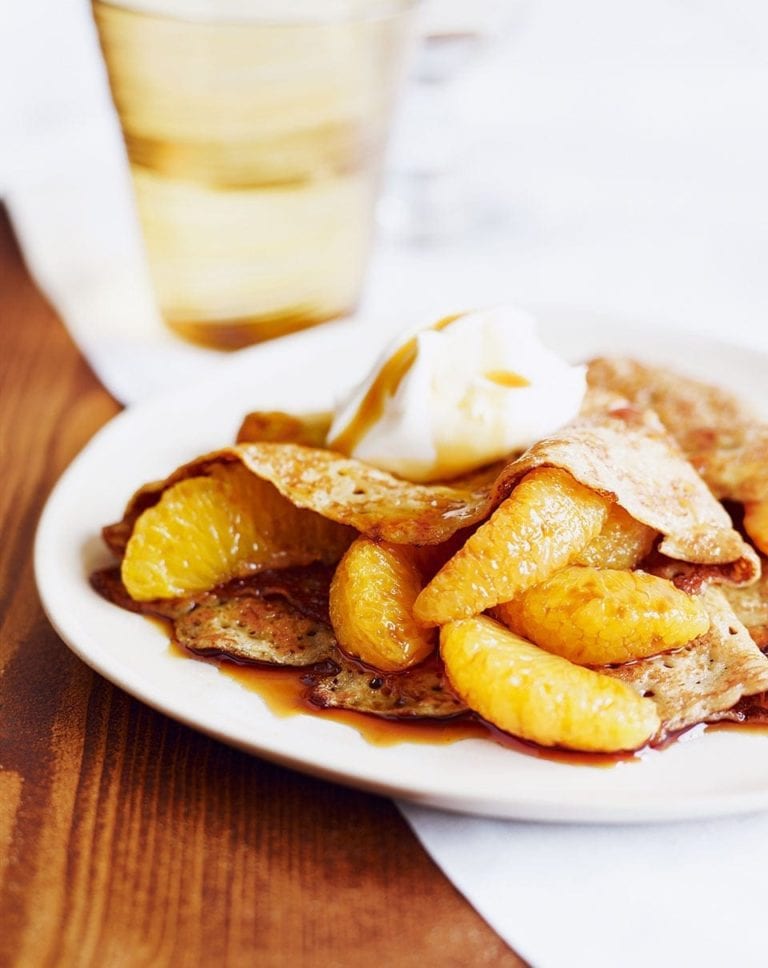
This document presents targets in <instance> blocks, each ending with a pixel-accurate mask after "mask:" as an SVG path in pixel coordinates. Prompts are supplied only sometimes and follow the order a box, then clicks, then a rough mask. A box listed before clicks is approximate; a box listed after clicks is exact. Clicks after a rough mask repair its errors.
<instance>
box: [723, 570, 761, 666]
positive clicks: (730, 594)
mask: <svg viewBox="0 0 768 968" xmlns="http://www.w3.org/2000/svg"><path fill="white" fill-rule="evenodd" d="M763 566H764V567H763V574H762V576H761V578H760V580H759V581H758V582H755V584H754V585H750V586H748V587H747V588H728V587H725V586H724V587H723V594H724V595H725V597H726V598H727V599H728V601H729V602H730V604H731V607H732V608H733V610H734V612H735V613H736V615H737V617H738V619H739V621H741V622H743V623H744V626H745V627H746V629H747V631H748V632H749V634H750V635H751V636H752V638H753V639H754V641H755V643H756V645H757V646H758V647H759V648H761V649H768V569H767V568H766V567H765V559H763Z"/></svg>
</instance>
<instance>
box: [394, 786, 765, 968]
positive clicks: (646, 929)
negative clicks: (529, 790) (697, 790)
mask: <svg viewBox="0 0 768 968" xmlns="http://www.w3.org/2000/svg"><path fill="white" fill-rule="evenodd" d="M399 807H400V810H401V811H402V813H403V815H404V816H405V818H406V820H407V821H408V823H409V824H410V825H411V827H412V828H413V831H414V833H415V834H416V836H417V837H419V839H420V840H421V842H422V844H423V845H424V846H425V847H426V849H427V850H428V851H429V853H430V854H431V855H432V857H433V858H434V859H435V861H436V863H437V864H438V865H439V866H440V867H441V868H442V869H443V871H444V872H445V874H446V876H447V877H449V878H450V879H451V880H452V881H453V882H454V884H455V885H456V887H457V888H458V889H459V890H460V891H461V892H462V894H464V896H465V897H466V898H467V900H468V901H469V902H470V903H471V904H473V905H474V906H475V907H476V908H477V910H478V911H480V912H481V913H482V915H483V917H484V918H485V919H486V920H487V921H488V923H489V924H490V925H491V926H492V927H493V928H495V929H496V931H498V933H499V934H500V935H501V936H502V937H503V938H504V940H505V941H507V942H508V944H510V945H511V946H512V947H513V948H514V949H515V951H517V953H518V954H519V955H520V956H521V957H522V958H525V959H526V960H527V961H529V962H530V963H531V964H532V965H534V966H535V968H580V966H589V968H647V966H649V965H653V966H655V968H667V966H669V968H672V966H675V968H684V966H688V965H692V966H693V965H695V966H697V968H708V966H718V968H723V966H726V965H740V966H744V968H752V966H754V968H758V966H764V965H765V964H766V962H768V954H766V952H767V951H768V931H767V930H766V926H765V871H766V865H768V815H766V814H760V815H756V816H748V817H741V818H739V819H734V820H719V821H711V822H706V823H705V822H699V823H693V824H664V825H659V826H633V827H624V826H616V827H580V826H556V825H553V826H541V825H537V824H523V823H515V822H513V821H503V820H498V821H495V820H479V819H468V818H465V817H459V816H453V815H451V814H447V813H438V812H437V811H434V810H426V809H424V808H422V807H416V806H413V805H411V804H404V803H400V804H399Z"/></svg>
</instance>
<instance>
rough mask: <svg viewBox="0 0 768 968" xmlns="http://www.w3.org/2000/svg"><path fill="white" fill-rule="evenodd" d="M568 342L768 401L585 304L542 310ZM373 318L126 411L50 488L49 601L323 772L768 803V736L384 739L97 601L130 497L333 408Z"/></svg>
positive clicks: (517, 793) (365, 355) (535, 794)
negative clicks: (563, 757)
mask: <svg viewBox="0 0 768 968" xmlns="http://www.w3.org/2000/svg"><path fill="white" fill-rule="evenodd" d="M539 316H540V319H541V321H542V332H543V335H544V337H545V339H546V340H547V342H548V343H549V344H550V345H551V346H553V348H555V349H557V350H559V351H560V352H562V353H563V354H564V355H566V356H568V357H570V358H572V359H583V358H586V357H588V356H590V355H593V354H595V353H598V352H601V353H614V354H617V353H630V354H634V355H636V356H639V357H641V358H645V359H647V360H650V361H652V362H666V363H669V364H672V365H675V366H677V367H678V368H679V369H680V370H682V371H685V372H688V373H690V374H692V375H701V376H704V377H709V378H711V379H712V380H714V381H718V382H720V383H721V384H723V385H726V386H731V387H734V388H735V389H737V390H739V391H740V392H742V393H743V394H744V395H746V396H747V397H748V398H750V399H751V400H752V401H753V402H754V404H756V405H757V406H758V407H759V408H760V409H761V410H763V411H764V412H765V413H766V414H768V381H766V378H765V374H766V372H768V358H767V357H765V356H762V355H760V354H758V353H756V352H753V351H748V350H744V349H738V348H736V347H731V346H727V345H721V344H716V343H712V342H705V341H703V340H700V339H697V338H695V337H690V336H684V335H671V334H669V333H665V332H662V331H660V330H654V329H652V328H648V327H637V328H633V327H629V326H627V325H626V324H625V323H623V322H622V321H620V320H614V319H606V318H596V317H595V316H593V315H590V314H585V313H574V312H565V311H553V310H549V311H547V312H544V313H541V312H540V313H539ZM370 333H371V329H370V327H361V326H357V327H350V326H349V325H348V324H344V325H337V326H335V327H328V328H325V329H319V330H315V331H312V332H309V333H306V334H300V335H298V336H294V337H290V338H288V339H286V340H283V341H279V342H276V343H274V344H271V345H268V346H266V347H262V348H259V349H258V350H255V351H248V352H246V353H244V354H241V355H238V357H236V358H234V359H233V360H231V361H228V362H226V363H225V364H223V365H222V368H221V370H220V374H219V375H218V377H217V378H215V379H212V380H211V381H210V382H208V383H206V384H200V383H197V384H195V385H194V386H190V387H182V388H179V389H178V390H177V391H175V392H172V393H170V394H168V395H166V396H164V397H163V398H162V399H154V400H153V401H151V402H149V403H147V404H144V405H141V406H137V407H134V408H133V409H131V410H128V411H125V412H124V413H122V414H120V415H119V416H118V417H116V418H115V419H114V420H112V421H111V422H110V423H109V424H108V425H107V426H106V427H105V428H104V429H103V430H101V432H100V433H98V434H97V435H96V437H94V439H93V440H92V441H91V442H90V443H89V444H88V446H87V447H86V448H85V450H84V451H83V452H82V453H81V454H80V456H79V457H77V459H76V460H75V461H74V462H73V463H72V465H71V466H70V467H69V469H68V470H67V471H66V473H65V474H64V475H63V477H62V478H61V480H60V481H59V483H58V485H57V486H56V488H55V490H54V491H53V493H52V494H51V497H50V499H49V501H48V504H47V507H46V509H45V512H44V514H43V517H42V519H41V522H40V527H39V531H38V535H37V541H36V548H35V568H36V574H37V582H38V587H39V590H40V594H41V597H42V601H43V605H44V607H45V610H46V612H47V614H48V616H49V618H50V620H51V622H52V623H53V625H54V626H55V628H56V629H57V631H58V633H59V634H60V635H61V637H62V638H63V639H64V641H65V642H66V643H67V644H68V645H69V646H70V648H72V650H73V651H74V652H75V653H76V654H77V655H79V656H80V657H81V658H82V659H83V661H84V662H86V663H88V665H90V666H92V667H93V668H94V669H96V670H97V671H98V672H100V673H101V674H102V675H103V676H105V677H106V678H107V679H109V680H110V681H112V682H113V683H115V684H116V685H118V686H120V687H121V688H123V689H125V690H126V691H127V692H129V693H131V694H132V695H133V696H136V697H137V698H138V699H141V700H143V701H144V702H146V703H148V704H149V705H151V706H154V707H155V708H156V709H159V710H162V711H163V712H165V713H167V714H168V715H170V716H173V717H174V718H176V719H178V720H180V721H182V722H184V723H187V724H188V725H190V726H192V727H194V728H196V729H199V730H201V731H203V732H205V733H208V734H210V735H212V736H215V737H217V738H219V739H221V740H223V741H224V742H227V743H231V744H232V745H234V746H237V747H240V748H242V749H244V750H248V751H249V752H252V753H255V754H257V755H259V756H264V757H267V758H269V759H272V760H275V761H276V762H279V763H282V764H284V765H286V766H289V767H293V768H296V769H299V770H303V771H305V772H307V773H311V774H314V775H316V776H320V777H324V778H326V779H330V780H336V781H339V782H342V783H347V784H350V785H352V786H356V787H360V788H362V789H365V790H371V791H375V792H377V793H382V794H388V795H392V796H396V797H402V798H405V799H408V800H412V801H414V802H419V803H422V804H429V805H433V806H436V807H442V808H446V809H450V810H456V811H461V812H467V813H478V814H488V815H492V816H499V817H513V818H519V819H526V820H542V821H594V822H605V821H611V822H614V821H615V822H647V821H657V820H670V819H683V818H692V817H703V816H714V815H718V814H726V813H738V812H746V811H751V810H756V809H762V808H765V807H768V734H766V735H760V734H759V733H750V732H744V733H739V732H738V731H723V732H713V733H703V734H702V733H701V732H699V733H698V734H696V735H690V734H689V736H688V738H687V739H684V740H683V741H681V742H679V743H677V744H675V745H673V746H672V747H671V748H670V749H667V750H665V751H664V752H653V753H649V754H648V755H646V756H644V757H643V758H642V759H641V760H636V761H633V762H628V763H620V764H619V765H617V766H615V767H613V768H610V769H605V768H597V767H591V766H583V765H570V764H564V763H560V762H554V761H551V760H547V759H537V758H535V757H532V756H527V755H525V754H521V753H516V752H513V751H510V750H509V749H506V748H503V747H501V746H498V745H496V744H494V743H493V742H490V741H488V740H479V739H470V740H462V741H459V742H456V743H454V744H452V745H435V746H430V745H425V744H423V743H417V744H412V743H401V744H398V745H395V746H374V745H371V744H369V743H368V742H366V740H364V739H363V738H362V737H361V736H360V735H359V734H358V732H356V731H355V730H354V729H353V728H351V727H350V726H347V725H344V724H341V723H338V722H333V721H330V720H327V719H323V718H321V717H318V716H310V715H295V716H288V717H280V716H277V715H275V714H273V713H272V712H270V710H269V709H268V708H267V706H266V705H265V703H264V702H263V700H262V699H261V698H260V697H259V696H258V695H257V694H256V693H254V692H253V691H251V690H249V689H247V688H244V687H243V686H242V685H241V684H239V683H238V682H237V681H235V680H233V679H232V678H229V677H227V676H225V675H223V674H222V673H220V672H219V671H218V668H217V667H216V666H215V665H213V664H211V663H207V662H203V661H199V660H195V659H194V658H191V657H190V658H189V659H187V658H181V659H180V658H179V657H177V656H174V655H173V654H172V653H171V652H170V651H169V648H168V642H167V639H166V637H165V636H164V634H163V632H162V631H161V630H160V629H159V628H158V627H157V626H156V625H154V624H153V623H151V622H149V621H147V620H146V619H144V618H143V617H141V616H139V615H135V614H131V613H129V612H125V611H122V610H120V609H119V608H116V607H115V606H113V605H110V604H108V603H107V602H106V601H104V600H102V599H101V598H99V596H98V595H96V594H95V593H94V592H93V591H92V590H91V588H90V586H89V584H88V575H89V573H90V572H91V571H92V570H93V569H94V568H95V567H98V566H100V565H102V564H106V563H108V561H109V556H108V554H107V553H106V552H105V550H104V548H103V546H102V543H101V540H100V538H99V529H100V527H101V525H103V524H105V523H107V522H110V521H113V520H117V519H118V518H119V517H120V515H121V513H122V509H123V507H124V505H125V502H126V500H127V499H128V497H129V496H130V494H131V493H132V492H133V491H134V490H135V488H136V487H138V486H139V485H140V484H142V483H144V482H145V481H148V480H152V479H154V478H158V477H163V476H165V475H166V474H167V473H168V472H170V471H171V470H172V469H173V468H174V467H176V466H177V465H178V464H180V463H182V462H184V461H185V460H187V459H189V458H191V457H194V456H196V455H198V454H200V453H203V452H205V451H207V450H212V449H215V448H217V447H219V446H222V445H223V444H225V443H226V442H229V441H230V440H232V438H233V435H234V433H235V430H236V428H237V426H238V424H239V421H240V418H241V416H242V415H243V414H244V413H245V412H246V411H247V410H249V409H254V408H259V407H260V408H266V409H288V410H290V409H294V410H305V409H308V408H313V407H327V406H328V404H329V403H330V402H332V401H333V399H334V398H335V397H336V396H337V394H338V393H339V391H340V390H342V389H344V388H345V387H346V386H347V385H348V384H349V383H350V382H355V378H356V377H359V375H360V373H361V369H360V366H361V363H362V362H363V361H364V362H367V361H368V360H370V358H371V357H372V355H374V354H375V351H376V349H377V347H375V346H373V345H372V340H371V336H370Z"/></svg>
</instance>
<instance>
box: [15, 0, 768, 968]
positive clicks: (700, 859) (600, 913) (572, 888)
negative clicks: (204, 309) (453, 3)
mask: <svg viewBox="0 0 768 968" xmlns="http://www.w3.org/2000/svg"><path fill="white" fill-rule="evenodd" d="M10 14H11V20H12V23H11V24H10V29H7V30H6V31H4V33H3V37H0V44H2V40H3V39H10V43H8V44H7V45H6V46H7V49H5V50H0V64H2V65H3V68H2V69H3V70H4V72H5V89H6V91H8V92H11V91H12V92H13V96H12V97H9V96H8V95H6V96H5V97H4V99H3V102H2V109H3V112H4V113H3V114H2V115H0V145H1V146H2V150H1V151H0V166H2V168H0V189H1V190H2V191H3V193H4V195H5V198H6V201H7V203H8V205H9V208H10V211H11V214H12V218H13V221H14V224H15V227H16V230H17V232H18V235H19V238H20V241H21V243H22V247H23V250H24V253H25V257H26V259H27V261H28V264H29V265H30V268H31V269H32V271H33V272H34V273H35V275H36V276H37V278H38V280H39V282H40V284H41V285H42V287H43V288H44V290H45V291H46V292H47V294H48V295H49V297H50V298H51V300H52V302H53V303H54V304H55V305H56V306H57V308H58V309H59V311H60V312H61V314H62V316H63V318H64V320H65V321H66V323H67V325H68V326H69V328H70V330H71V332H72V334H73V335H74V337H75V339H76V340H77V341H78V343H79V344H80V346H81V348H82V349H83V351H84V352H85V354H86V356H87V357H88V359H89V360H90V362H91V363H92V365H93V367H94V369H95V371H96V373H97V374H98V375H99V377H100V378H101V380H102V381H103V382H104V384H105V385H106V386H107V388H108V389H110V391H111V392H112V393H113V394H114V395H115V396H116V397H117V398H118V399H120V400H122V401H123V402H126V403H131V402H133V401H137V400H139V399H142V398H144V397H146V396H148V395H149V394H151V393H154V392H155V391H156V390H158V389H160V388H167V387H168V386H169V385H172V384H173V383H174V382H179V381H185V380H188V379H190V378H192V377H193V375H194V374H195V373H196V372H200V371H202V369H210V368H211V367H212V366H215V365H217V364H218V363H219V362H220V360H221V356H220V355H218V354H216V353H214V352H211V351H206V350H202V349H198V348H195V347H191V346H187V345H186V344H183V343H181V342H179V341H178V340H176V339H175V338H174V337H173V336H172V335H170V334H169V333H168V332H166V331H165V329H164V328H163V326H162V324H161V323H160V321H159V319H158V317H157V313H156V311H155V309H154V306H153V303H152V297H151V293H150V291H149V288H148V282H147V276H146V271H145V268H144V266H143V263H142V257H141V246H140V242H139V238H138V233H137V229H136V223H135V219H134V216H133V213H132V209H131V206H130V199H129V194H128V190H127V179H126V174H125V168H124V162H123V159H122V153H121V148H120V143H119V137H118V133H117V129H116V126H115V124H114V120H113V119H112V117H111V115H110V114H109V111H108V99H107V96H106V91H105V83H104V78H103V73H102V71H101V69H100V67H99V64H98V59H97V56H96V49H95V38H94V34H93V30H92V27H91V25H90V23H89V19H88V12H87V6H86V4H85V3H83V2H81V0H56V2H54V0H27V2H25V3H24V4H15V5H13V10H12V11H10ZM766 54H768V8H766V6H765V5H764V4H762V3H761V2H760V0H741V2H733V0H647V2H645V3H643V4H617V3H615V2H611V0H581V2H579V3H572V2H570V0H539V2H538V3H534V4H532V10H531V16H530V22H529V24H528V27H527V30H526V31H525V32H524V33H522V34H521V35H520V36H519V37H518V38H514V43H513V44H512V46H510V47H500V48H499V49H498V50H497V51H496V52H492V53H491V54H489V55H488V56H487V57H486V59H485V61H484V62H483V63H480V64H479V65H478V66H477V68H476V69H475V70H474V72H472V73H470V74H469V75H468V76H467V77H466V79H465V81H464V82H463V84H462V86H461V87H460V89H458V90H457V91H456V92H455V95H454V103H453V112H454V116H455V118H456V119H457V130H458V131H462V132H464V135H463V143H464V144H466V145H467V146H468V147H467V148H466V150H465V157H464V161H463V165H464V169H465V172H466V175H467V177H468V178H469V179H470V186H471V189H472V191H474V192H475V194H476V195H477V196H478V197H482V196H483V195H486V196H491V197H492V199H493V202H494V205H495V206H496V207H497V210H498V213H499V216H500V217H499V218H498V219H497V220H496V222H494V223H492V222H490V221H489V222H488V223H487V224H486V225H485V226H484V227H480V228H478V229H477V230H476V231H475V233H474V234H473V235H472V236H471V237H467V238H463V239H459V240H455V241H452V242H449V243H446V244H444V245H441V246H437V247H432V248H419V247H404V246H398V245H395V244H383V243H381V244H380V245H379V247H378V249H377V251H376V253H375V257H374V260H373V264H372V269H371V272H370V275H369V279H368V284H367V288H366V291H365V295H364V300H363V304H362V307H361V311H360V317H361V319H363V320H366V319H367V320H377V322H376V323H375V324H374V323H373V322H368V323H365V322H364V323H362V325H368V326H369V327H370V329H371V340H372V341H376V342H378V341H381V340H382V339H383V338H384V335H385V334H384V330H391V331H396V330H397V329H399V328H400V327H401V326H402V325H403V324H404V323H406V322H412V321H413V320H414V319H419V318H423V319H427V318H429V317H430V316H431V315H436V314H438V313H440V312H443V311H451V310H455V309H456V308H462V307H465V306H475V305H479V304H489V303H494V302H497V301H501V300H504V301H508V300H520V301H526V302H537V301H538V302H548V303H561V304H572V305H577V306H579V305H580V306H592V307H595V308H596V309H598V310H603V311H611V310H613V311H619V312H621V313H622V314H624V315H629V316H630V317H634V318H635V319H637V320H640V321H642V320H650V321H651V322H653V323H655V324H657V325H658V323H659V322H663V321H665V320H679V321H681V322H682V323H683V325H684V326H686V328H689V329H695V330H697V331H698V332H700V333H702V334H707V335H714V336H717V337H719V338H725V339H730V340H733V341H739V342H742V343H746V344H748V345H753V346H756V347H757V346H760V347H762V348H764V349H768V272H766V264H767V262H768V192H766V176H765V172H766V171H768V124H766V121H768V117H767V115H768V107H767V105H768V99H767V98H766V90H768V56H766ZM382 320H383V321H384V322H382ZM670 325H673V324H672V323H670ZM400 808H401V810H402V811H403V813H404V815H405V817H406V818H407V820H408V822H409V823H410V824H411V826H412V828H413V830H414V832H415V833H416V835H417V836H418V837H419V838H420V840H421V841H422V843H423V844H424V846H425V847H426V849H427V850H428V851H429V852H430V853H431V854H432V856H433V857H434V858H435V860H436V862H437V863H438V864H439V865H440V866H441V867H442V868H443V870H444V871H445V872H446V874H447V875H448V877H450V878H451V879H452V880H453V881H454V883H455V884H456V885H457V887H458V888H459V890H461V891H462V892H463V893H464V894H465V895H466V897H467V898H468V899H469V901H470V902H471V903H472V904H474V905H475V907H476V908H477V910H478V911H479V912H480V913H481V914H482V915H483V916H484V917H485V918H486V919H487V920H488V921H489V923H490V924H492V925H493V927H494V928H495V929H496V930H497V931H498V932H499V933H500V934H501V935H502V936H503V937H504V938H505V939H506V940H507V941H508V942H509V943H510V944H511V945H512V946H513V947H514V948H515V949H516V950H517V951H519V952H520V954H521V955H522V956H524V957H525V958H527V959H529V960H530V961H531V962H532V963H533V964H534V965H536V966H539V968H572V966H580V965H585V966H586V965H589V966H596V968H600V966H606V968H608V966H617V965H622V966H627V968H631V966H634V965H648V964H653V965H659V966H665V965H688V964H692V965H693V964H695V965H697V966H701V968H705V966H709V965H713V966H714V965H723V964H736V963H739V964H741V965H744V966H751V965H755V966H757V965H764V964H766V962H768V954H766V951H767V950H768V947H767V945H766V938H765V934H766V932H765V930H764V928H763V922H764V918H763V910H762V909H763V904H764V902H763V880H764V877H763V871H764V869H765V867H766V862H768V817H766V816H756V817H745V818H740V819H736V820H721V821H713V822H708V823H701V822H698V823H692V824H675V825H666V826H658V827H652V828H651V827H578V826H563V827H559V826H539V825H536V824H523V823H513V822H505V821H492V820H485V819H473V818H468V817H459V816H451V815H448V814H441V813H439V812H437V811H431V810H427V809H424V808H420V807H415V806H413V805H408V804H400Z"/></svg>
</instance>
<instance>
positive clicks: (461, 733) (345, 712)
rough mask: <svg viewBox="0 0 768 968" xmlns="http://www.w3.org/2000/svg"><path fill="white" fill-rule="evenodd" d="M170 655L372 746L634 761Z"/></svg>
mask: <svg viewBox="0 0 768 968" xmlns="http://www.w3.org/2000/svg"><path fill="white" fill-rule="evenodd" d="M151 618H152V620H153V621H155V622H156V623H158V624H159V625H160V626H161V627H162V628H164V629H165V630H166V631H167V632H168V634H169V637H170V633H171V631H172V623H171V622H170V621H169V620H167V619H162V618H158V617H157V616H151ZM169 652H170V654H171V655H173V656H175V657H177V658H180V659H182V660H183V661H185V662H189V661H190V659H192V660H194V661H198V662H208V663H211V664H213V665H214V666H216V668H217V669H218V670H219V672H220V673H221V675H223V676H225V677H226V678H227V679H230V680H232V681H233V682H236V683H237V684H238V685H239V686H241V687H242V688H244V689H247V690H249V691H250V692H253V693H255V694H256V695H257V696H259V697H260V698H261V699H263V701H264V702H265V704H266V706H267V708H268V709H269V711H270V712H271V713H272V714H273V715H275V716H280V717H287V716H297V715H304V716H316V717H317V718H318V719H330V720H332V721H333V722H336V723H343V724H344V725H345V726H349V727H350V728H351V729H354V730H355V731H356V732H357V733H359V734H360V736H361V737H362V738H363V739H364V740H365V741H366V742H367V743H370V744H371V745H372V746H397V745H399V744H400V743H423V744H424V745H427V746H448V745H450V744H452V743H458V742H459V741H461V740H465V739H480V740H486V741H487V740H491V741H492V742H494V743H496V744H498V745H499V746H503V747H505V748H506V749H509V750H513V751H514V752H516V753H522V754H524V755H526V756H534V757H536V758H537V759H543V760H549V761H551V762H554V763H565V764H567V765H570V766H591V767H599V768H602V769H606V768H611V767H614V766H616V765H618V764H619V763H630V762H636V761H638V758H637V756H636V755H635V754H634V753H619V754H608V753H580V752H577V751H574V750H565V749H551V748H546V747H543V746H537V745H536V744H535V743H526V742H525V741H524V740H520V739H516V738H515V737H514V736H510V735H509V733H505V732H503V731H502V730H500V729H497V728H496V727H495V726H492V725H491V724H490V723H487V722H485V721H484V720H482V719H480V718H479V717H478V716H476V715H475V714H474V713H465V714H463V715H460V716H455V717H453V718H452V719H410V720H409V719H395V718H392V719H388V718H385V717H382V716H374V715H371V714H368V713H360V712H355V711H354V710H352V709H321V708H319V707H318V706H315V705H313V704H312V703H311V702H309V700H308V699H307V698H306V695H305V692H306V687H305V685H304V683H303V682H302V678H303V676H304V675H305V674H306V672H308V671H309V670H302V669H297V668H279V667H276V666H258V665H245V664H240V663H237V662H233V661H231V660H230V659H220V658H210V659H208V658H205V657H203V656H198V655H192V654H190V653H189V652H188V651H187V650H186V649H184V648H183V647H182V646H180V645H179V644H178V643H176V642H175V641H174V640H173V639H172V638H171V639H170V644H169Z"/></svg>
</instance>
